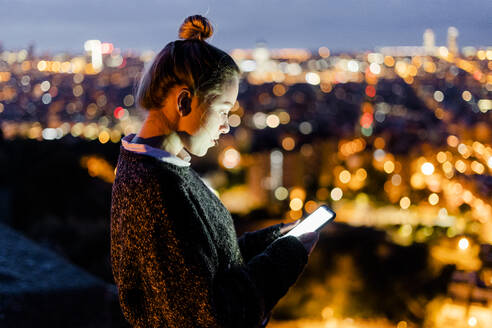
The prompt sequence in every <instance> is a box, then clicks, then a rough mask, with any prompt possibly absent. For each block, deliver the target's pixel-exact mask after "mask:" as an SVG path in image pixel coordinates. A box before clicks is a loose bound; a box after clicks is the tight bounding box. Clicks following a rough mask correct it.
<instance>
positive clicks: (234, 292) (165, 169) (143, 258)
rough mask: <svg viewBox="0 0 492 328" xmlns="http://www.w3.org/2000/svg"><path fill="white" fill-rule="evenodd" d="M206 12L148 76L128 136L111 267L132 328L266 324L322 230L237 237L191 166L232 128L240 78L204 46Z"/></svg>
mask: <svg viewBox="0 0 492 328" xmlns="http://www.w3.org/2000/svg"><path fill="white" fill-rule="evenodd" d="M212 33H213V30H212V26H211V24H210V22H209V21H208V20H207V19H206V18H204V17H202V16H199V15H196V16H190V17H188V18H187V19H185V21H184V23H183V24H182V26H181V28H180V31H179V36H180V38H181V40H176V41H174V42H170V43H169V44H167V45H166V46H165V47H164V49H162V51H161V52H160V53H159V54H158V55H157V56H156V57H155V59H154V61H153V64H152V65H151V67H150V69H149V70H148V71H147V72H145V74H144V75H143V76H142V79H141V81H140V84H139V88H138V91H137V94H136V102H137V104H138V105H139V106H141V107H142V108H145V109H147V110H148V116H147V119H146V120H145V122H144V124H143V126H142V128H141V130H140V131H139V133H138V134H137V135H135V134H130V135H128V136H126V137H124V138H123V140H122V145H121V148H120V155H119V159H118V166H117V172H116V179H115V182H114V185H113V193H112V204H111V262H112V268H113V275H114V279H115V282H116V285H117V287H118V291H119V298H120V304H121V308H122V310H123V313H124V315H125V317H126V319H127V320H128V321H129V322H130V324H131V325H132V326H134V327H179V328H184V327H264V326H265V325H266V323H267V322H268V318H269V316H270V312H271V310H272V309H273V307H274V305H275V304H276V303H277V302H278V300H279V299H280V298H281V297H282V296H284V295H285V293H286V292H287V290H288V289H289V287H290V286H291V285H292V284H293V283H294V282H295V281H296V279H297V277H298V276H299V274H300V273H301V272H302V270H303V268H304V266H305V265H306V262H307V259H308V255H309V254H310V252H311V251H312V249H313V247H314V245H315V243H316V241H317V238H318V234H317V233H310V234H305V235H302V236H301V237H299V238H296V237H290V236H289V237H284V238H280V239H279V238H278V237H280V236H281V235H282V234H284V233H286V232H287V231H289V230H290V229H292V228H293V226H294V224H289V225H284V224H278V225H274V226H271V227H268V228H266V229H262V230H259V231H256V232H249V233H246V234H244V235H243V236H242V237H241V238H239V239H237V237H236V232H235V230H234V225H233V222H232V218H231V215H230V213H229V212H228V210H227V209H226V208H225V207H224V205H223V204H222V203H221V201H220V200H219V199H218V198H217V197H216V196H215V194H214V193H213V192H211V191H210V189H209V188H208V187H207V186H206V185H205V184H204V183H203V182H202V180H201V179H200V177H199V176H198V174H197V173H196V172H195V171H194V170H193V169H192V168H191V167H190V163H189V160H190V154H191V155H195V156H204V155H205V154H206V153H207V150H208V149H209V148H210V147H212V146H214V144H215V143H216V142H217V139H218V138H219V136H220V135H221V134H223V133H227V132H228V131H229V125H228V123H227V115H228V112H229V110H230V109H231V108H232V106H233V105H234V103H235V102H236V98H237V94H238V84H239V75H240V71H239V68H238V66H237V65H236V63H235V62H234V60H233V59H232V58H231V57H230V56H229V55H228V54H227V53H225V52H224V51H222V50H219V49H217V48H216V47H214V46H212V45H210V44H209V43H207V42H205V39H206V38H208V37H210V36H211V35H212Z"/></svg>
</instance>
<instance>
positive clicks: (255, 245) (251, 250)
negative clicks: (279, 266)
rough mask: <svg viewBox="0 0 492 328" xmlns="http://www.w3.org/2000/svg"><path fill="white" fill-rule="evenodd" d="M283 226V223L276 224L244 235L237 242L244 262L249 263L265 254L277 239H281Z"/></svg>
mask: <svg viewBox="0 0 492 328" xmlns="http://www.w3.org/2000/svg"><path fill="white" fill-rule="evenodd" d="M282 225H283V223H280V224H275V225H273V226H270V227H267V228H264V229H261V230H256V231H252V232H245V233H243V234H242V235H241V237H239V238H238V240H237V242H238V244H239V249H240V250H241V255H242V256H243V258H244V261H245V262H248V261H249V260H250V259H252V258H253V257H254V256H255V255H258V254H260V253H261V252H263V251H264V250H265V248H267V246H268V245H270V244H271V243H272V242H274V241H275V239H277V238H278V237H280V228H281V227H282Z"/></svg>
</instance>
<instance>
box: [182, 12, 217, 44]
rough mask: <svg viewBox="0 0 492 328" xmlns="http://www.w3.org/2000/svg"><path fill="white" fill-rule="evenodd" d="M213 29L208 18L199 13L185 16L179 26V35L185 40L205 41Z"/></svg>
mask: <svg viewBox="0 0 492 328" xmlns="http://www.w3.org/2000/svg"><path fill="white" fill-rule="evenodd" d="M213 32H214V29H213V27H212V24H211V23H210V21H209V20H208V19H206V18H205V17H203V16H201V15H194V16H189V17H187V18H186V19H185V20H184V22H183V24H181V27H180V28H179V37H180V38H181V39H186V40H193V39H195V40H201V41H205V39H208V38H209V37H211V36H212V34H213Z"/></svg>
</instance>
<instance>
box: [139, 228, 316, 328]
mask: <svg viewBox="0 0 492 328" xmlns="http://www.w3.org/2000/svg"><path fill="white" fill-rule="evenodd" d="M154 231H156V232H158V234H157V235H156V236H155V237H151V238H150V239H149V240H150V244H151V245H150V248H149V250H152V251H151V252H150V253H147V254H142V261H143V263H142V265H143V271H144V272H145V273H146V277H147V280H148V284H149V286H151V288H152V289H153V292H152V294H153V297H152V298H153V300H152V302H154V303H155V304H161V305H162V306H160V307H159V306H154V307H153V308H154V309H155V311H157V313H153V314H152V315H153V316H157V317H160V316H162V317H165V319H163V321H164V322H166V324H167V325H169V324H170V323H172V325H173V326H172V327H244V328H246V327H258V326H259V325H260V323H261V321H262V320H263V319H264V317H265V316H266V315H268V313H269V312H270V311H271V310H272V308H273V307H274V306H275V304H276V303H277V302H278V301H279V299H280V298H281V297H282V296H284V295H285V294H286V293H287V291H288V289H289V287H290V286H291V285H292V284H294V282H295V281H296V280H297V278H298V276H299V275H300V274H301V272H302V270H303V269H304V266H305V265H306V263H307V259H308V257H307V252H306V250H305V249H304V246H303V245H302V243H301V242H300V241H299V240H298V239H297V238H296V237H285V238H280V239H278V240H276V241H274V242H273V243H272V244H270V245H269V246H268V247H267V248H266V249H265V250H264V251H263V252H261V253H260V254H258V255H256V256H254V257H253V258H251V260H250V261H249V262H247V263H244V264H238V265H234V266H229V267H227V268H223V269H218V270H217V269H216V268H217V267H218V266H216V265H215V264H214V263H213V262H214V256H213V253H214V250H213V249H212V248H210V245H209V243H208V241H207V235H206V234H205V233H204V234H203V235H196V234H195V235H194V236H193V239H192V241H190V242H188V241H182V240H179V239H177V238H176V236H174V235H173V233H172V232H171V231H169V230H168V229H167V228H166V227H165V226H161V227H159V228H158V229H154ZM157 236H158V238H157Z"/></svg>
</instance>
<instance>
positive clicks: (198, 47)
mask: <svg viewBox="0 0 492 328" xmlns="http://www.w3.org/2000/svg"><path fill="white" fill-rule="evenodd" d="M212 34H213V27H212V24H211V23H210V21H209V20H208V19H207V18H205V17H203V16H201V15H194V16H189V17H187V18H186V19H185V20H184V22H183V24H181V27H180V28H179V38H180V39H181V40H176V41H172V42H169V43H168V44H167V45H166V46H165V47H164V48H163V49H162V50H161V51H160V52H159V53H158V54H157V55H156V57H155V58H154V61H153V62H152V65H151V66H150V67H149V69H148V70H147V71H146V72H145V73H143V75H142V77H141V79H140V82H139V83H138V88H137V92H136V97H135V98H136V104H137V105H138V106H140V107H142V108H144V109H147V110H151V109H157V108H160V107H162V106H163V104H164V100H165V99H166V97H167V95H168V93H169V90H170V89H171V88H172V87H173V86H175V85H178V84H183V85H185V86H186V87H188V88H189V89H190V91H191V93H192V95H193V96H194V95H196V96H198V101H199V103H200V104H201V103H203V102H208V101H209V100H210V99H212V97H213V96H214V95H217V94H220V92H221V91H222V89H223V87H224V85H226V84H227V83H228V82H230V81H232V80H233V79H234V77H239V75H240V70H239V67H238V66H237V64H236V63H235V61H234V59H233V58H232V57H231V56H229V54H227V53H226V52H224V51H222V50H220V49H218V48H216V47H214V46H212V45H210V44H209V43H207V42H205V40H206V39H208V38H209V37H211V36H212Z"/></svg>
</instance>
